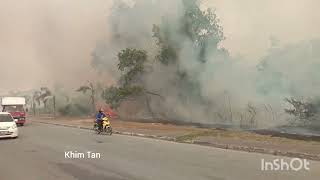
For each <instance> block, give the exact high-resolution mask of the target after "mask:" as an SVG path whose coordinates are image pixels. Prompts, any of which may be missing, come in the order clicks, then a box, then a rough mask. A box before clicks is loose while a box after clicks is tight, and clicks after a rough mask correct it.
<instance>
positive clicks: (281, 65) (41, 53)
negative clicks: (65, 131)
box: [0, 0, 320, 126]
mask: <svg viewBox="0 0 320 180" xmlns="http://www.w3.org/2000/svg"><path fill="white" fill-rule="evenodd" d="M200 2H201V7H202V8H203V9H205V8H208V7H213V8H215V12H216V14H217V16H218V17H219V19H220V24H221V25H222V27H223V32H224V35H225V37H226V39H225V40H224V41H222V42H221V43H220V44H219V46H218V48H217V51H214V52H206V53H205V56H206V57H207V59H208V61H207V62H206V63H204V64H201V63H199V62H197V61H194V59H195V56H196V53H197V52H194V51H193V47H192V46H191V45H190V42H189V41H188V40H187V39H186V38H184V37H183V36H182V35H180V34H178V33H177V32H176V31H175V29H174V28H175V27H177V26H178V24H179V18H180V17H181V16H182V14H183V12H184V9H183V4H182V1H181V0H175V1H172V0H135V1H133V0H132V1H129V0H127V1H126V2H124V1H121V0H114V1H104V0H91V1H86V0H70V1H65V0H46V1H44V0H21V1H19V2H15V1H10V0H2V1H1V2H0V24H1V29H0V42H1V43H0V63H1V67H2V69H1V71H0V77H1V78H0V80H1V83H2V85H1V89H5V90H7V89H29V88H34V87H39V86H43V85H44V86H53V85H55V84H61V86H63V87H69V88H76V87H78V86H79V85H80V84H81V83H84V82H86V81H87V80H95V79H96V78H99V80H101V81H103V83H104V84H106V85H109V84H115V83H116V82H117V79H118V78H119V76H120V73H119V72H118V70H117V53H118V52H119V51H120V50H122V49H124V48H127V47H131V48H138V49H144V50H146V51H147V52H148V57H149V62H150V65H153V67H154V68H152V71H151V73H149V74H148V76H146V77H143V80H144V83H145V86H146V87H147V88H148V90H150V91H153V92H157V93H159V94H161V95H163V96H164V97H165V100H164V101H163V100H159V99H157V98H152V101H151V107H152V109H154V111H156V112H158V114H162V115H163V114H164V115H165V116H167V117H171V118H173V119H183V120H190V121H195V122H205V123H215V122H218V121H226V120H227V121H228V122H231V123H234V122H237V123H239V121H240V120H241V119H243V118H250V117H251V116H253V114H252V111H248V107H249V110H250V107H252V106H254V107H255V108H256V111H257V114H256V115H255V119H260V120H259V123H260V125H261V124H262V125H261V126H264V125H274V124H279V121H280V120H283V119H285V117H284V115H283V106H285V105H284V104H283V99H284V98H285V97H290V96H299V97H311V98H312V97H317V96H319V93H318V91H317V89H318V86H319V85H320V82H319V79H320V78H319V73H318V71H317V69H318V68H319V63H318V61H319V58H320V55H319V53H318V52H319V50H320V47H319V41H318V40H316V39H317V38H318V39H320V37H319V36H320V27H319V24H317V23H315V22H317V21H316V20H317V19H319V18H320V13H318V12H317V11H316V8H317V7H319V5H320V4H319V1H317V0H306V1H303V2H302V1H298V0H284V1H281V2H279V1H276V0H270V1H264V2H262V1H259V2H258V1H254V0H244V1H241V2H240V1H236V0H226V1H218V0H203V1H200ZM166 17H170V18H167V20H169V21H170V22H171V23H172V24H173V26H172V29H170V31H171V34H173V35H174V36H173V40H174V41H176V42H179V43H180V44H181V50H180V52H179V59H178V63H179V68H181V69H183V70H184V71H186V72H187V73H188V75H189V77H190V78H191V80H192V82H195V84H196V86H198V87H199V91H198V90H196V92H193V93H191V94H189V95H188V96H187V98H184V99H183V100H181V98H179V97H181V91H180V90H181V88H189V86H188V84H187V85H186V84H173V83H172V82H176V81H177V79H176V78H177V77H176V74H175V72H176V69H177V67H174V66H163V65H162V64H160V63H158V62H156V61H154V56H155V55H156V54H157V53H158V49H159V47H158V46H157V44H156V41H155V38H154V37H152V26H153V25H154V24H157V25H159V24H161V23H163V21H164V20H166ZM270 37H274V38H273V46H272V47H271V45H270ZM275 39H276V40H277V41H274V40H275ZM312 39H314V40H313V41H311V40H312ZM276 42H278V44H277V43H276ZM274 43H276V44H277V45H276V47H275V46H274ZM3 67H8V68H3ZM92 67H94V68H92ZM96 70H98V72H99V73H100V74H97V73H96ZM1 89H0V90H1ZM182 95H183V96H184V97H185V94H183V93H182ZM199 97H200V98H199ZM270 106H271V107H272V108H266V107H270ZM266 109H268V110H266ZM270 109H272V110H270ZM251 110H252V108H251ZM270 112H271V113H270ZM275 116H277V117H278V118H275Z"/></svg>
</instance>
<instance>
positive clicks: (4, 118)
mask: <svg viewBox="0 0 320 180" xmlns="http://www.w3.org/2000/svg"><path fill="white" fill-rule="evenodd" d="M18 134H19V132H18V128H17V124H16V122H15V120H14V119H13V118H12V116H11V114H10V113H7V112H0V138H17V137H18Z"/></svg>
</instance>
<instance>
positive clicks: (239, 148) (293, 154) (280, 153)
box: [33, 120, 320, 161]
mask: <svg viewBox="0 0 320 180" xmlns="http://www.w3.org/2000/svg"><path fill="white" fill-rule="evenodd" d="M33 122H36V123H41V124H49V125H55V126H63V127H70V128H78V129H85V130H92V128H88V127H83V126H76V125H69V124H60V123H52V122H43V121H37V120H33ZM114 134H120V135H126V136H136V137H144V138H152V139H158V140H165V141H172V142H177V143H184V144H196V145H202V146H209V147H215V148H220V149H229V150H235V151H244V152H254V153H261V154H270V155H275V156H285V157H291V158H301V159H309V160H315V161H320V154H318V155H317V154H308V153H299V152H290V151H279V150H272V149H265V148H258V147H250V146H238V145H231V144H220V143H211V142H210V143H209V142H203V141H196V140H193V141H178V140H177V138H174V137H168V136H159V135H147V134H142V133H134V132H122V131H114Z"/></svg>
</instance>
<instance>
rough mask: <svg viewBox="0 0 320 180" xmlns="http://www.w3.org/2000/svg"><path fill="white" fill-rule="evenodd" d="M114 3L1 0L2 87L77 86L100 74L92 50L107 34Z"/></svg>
mask: <svg viewBox="0 0 320 180" xmlns="http://www.w3.org/2000/svg"><path fill="white" fill-rule="evenodd" d="M110 6H111V1H103V0H93V1H86V0H76V1H74V0H73V1H64V0H45V1H44V0H21V1H19V2H18V1H11V0H3V1H1V2H0V25H1V29H0V41H1V43H0V63H1V71H0V77H1V78H0V80H1V89H4V90H9V89H14V90H24V89H31V88H38V87H39V86H53V85H54V84H56V83H59V84H63V86H65V87H68V88H74V86H78V85H79V83H82V82H85V81H87V80H91V79H93V78H95V77H96V75H95V74H96V73H95V71H94V70H93V69H92V68H91V66H90V62H91V52H92V51H93V49H94V47H95V44H96V42H97V41H98V40H99V39H102V38H103V37H105V36H106V34H107V31H106V30H107V28H106V24H105V22H106V17H107V16H108V11H109V8H110Z"/></svg>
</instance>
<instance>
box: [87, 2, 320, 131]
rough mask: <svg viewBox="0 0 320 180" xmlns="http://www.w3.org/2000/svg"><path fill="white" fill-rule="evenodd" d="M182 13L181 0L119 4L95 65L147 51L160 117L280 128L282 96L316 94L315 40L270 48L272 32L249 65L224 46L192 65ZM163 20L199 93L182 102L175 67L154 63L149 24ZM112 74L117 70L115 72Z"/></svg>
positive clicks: (148, 79) (149, 79) (148, 83)
mask: <svg viewBox="0 0 320 180" xmlns="http://www.w3.org/2000/svg"><path fill="white" fill-rule="evenodd" d="M234 4H236V3H234ZM204 8H206V7H204ZM183 11H184V8H183V3H182V1H170V2H169V1H148V0H137V1H135V3H133V4H130V5H128V4H126V3H123V2H122V1H117V3H116V4H115V5H114V8H113V12H112V14H111V16H110V17H109V21H108V22H109V32H110V34H109V36H110V38H109V39H108V40H107V41H105V42H104V44H102V45H100V46H98V47H97V49H96V51H95V54H94V55H95V56H94V57H95V58H94V60H93V64H94V65H98V66H100V65H101V64H105V65H110V64H113V67H116V63H117V59H116V54H117V53H118V52H119V51H120V50H121V49H124V48H127V47H130V48H138V49H144V50H147V51H148V55H149V57H150V61H151V62H153V67H154V68H153V71H152V73H149V74H148V76H146V77H144V82H145V86H146V87H147V88H148V89H149V90H150V91H153V92H157V93H159V94H161V95H163V96H164V97H165V100H160V99H157V98H153V100H152V105H151V107H152V108H153V109H154V111H155V112H156V113H158V114H159V115H164V116H165V117H168V118H172V119H179V120H187V121H193V122H202V123H217V122H218V123H220V122H221V123H226V122H227V123H241V121H242V120H243V119H255V121H257V122H254V123H256V124H257V125H258V126H267V125H275V124H281V123H285V120H286V119H287V118H288V116H287V115H286V114H285V113H284V111H283V109H284V108H285V107H286V105H285V104H284V98H286V97H296V96H303V97H309V96H311V95H312V96H318V95H319V93H317V91H316V90H313V88H314V84H317V83H318V82H317V71H316V69H317V68H316V67H317V66H315V65H316V64H315V63H316V61H317V60H318V59H319V56H317V55H316V52H317V48H319V47H318V45H317V41H312V42H293V41H292V40H286V41H284V42H285V43H287V42H291V43H292V44H293V45H290V46H283V47H273V45H274V44H273V45H272V46H271V45H270V44H271V43H270V42H269V38H270V36H271V35H272V33H271V34H270V36H269V37H268V36H266V38H267V39H266V41H265V44H267V45H269V49H267V48H266V50H267V51H266V52H265V53H264V55H261V56H260V58H257V59H256V60H255V61H251V63H250V60H247V59H246V57H245V56H244V57H242V58H241V57H238V56H237V57H232V56H230V55H229V52H230V51H229V52H228V51H227V50H224V49H223V48H222V46H223V45H224V42H222V44H220V46H219V47H218V49H217V50H218V51H215V52H206V54H205V56H206V57H207V59H208V61H207V62H206V63H204V64H203V63H199V62H197V61H195V58H196V54H194V51H193V47H192V45H191V43H190V42H188V40H187V39H186V38H184V37H181V35H180V34H178V33H177V31H176V29H174V28H175V27H177V26H178V24H179V19H180V17H181V16H182V14H183V13H184V12H183ZM219 11H222V10H217V12H219ZM218 16H219V14H218ZM166 17H170V19H169V21H170V23H171V25H172V29H170V30H171V34H172V35H173V40H174V41H176V42H179V43H180V44H182V48H181V50H180V51H179V59H178V61H179V68H181V69H183V70H184V71H186V72H187V74H188V75H189V77H191V78H192V81H194V82H196V84H197V85H198V87H199V89H200V92H198V94H197V93H196V94H197V95H195V94H190V95H189V96H187V98H186V99H183V100H182V99H181V98H179V96H180V94H181V92H180V91H181V88H184V87H183V85H181V84H172V82H174V81H175V80H176V79H175V78H176V74H175V71H176V67H173V66H168V67H167V66H163V65H161V64H160V63H157V62H154V56H155V55H156V53H157V48H159V47H157V45H156V44H155V41H156V40H155V38H153V37H152V31H151V30H152V25H153V24H161V23H162V22H163V20H166ZM175 23H176V24H175ZM238 23H240V24H241V21H239V22H238ZM222 24H224V23H223V22H222ZM239 26H241V25H239ZM229 31H231V30H230V29H229ZM227 32H228V31H227ZM228 34H229V33H226V36H227V35H228ZM253 35H254V33H253ZM229 36H230V37H228V36H227V37H226V38H227V40H226V41H228V38H230V39H232V34H229ZM297 40H299V38H297ZM273 41H274V40H273ZM228 42H230V41H228ZM242 43H243V42H242ZM253 45H254V44H253ZM239 46H240V45H239ZM311 46H312V52H311V50H310V47H311ZM226 47H227V46H226ZM254 48H255V47H254V46H253V47H252V49H254ZM310 53H311V54H310ZM252 57H254V56H252ZM252 57H251V58H252ZM292 67H296V68H292ZM112 71H113V72H114V73H116V72H117V71H116V69H112ZM186 88H187V86H186ZM311 92H312V93H311ZM199 96H200V97H199ZM197 98H198V99H203V100H197ZM139 115H141V113H140V114H139Z"/></svg>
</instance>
